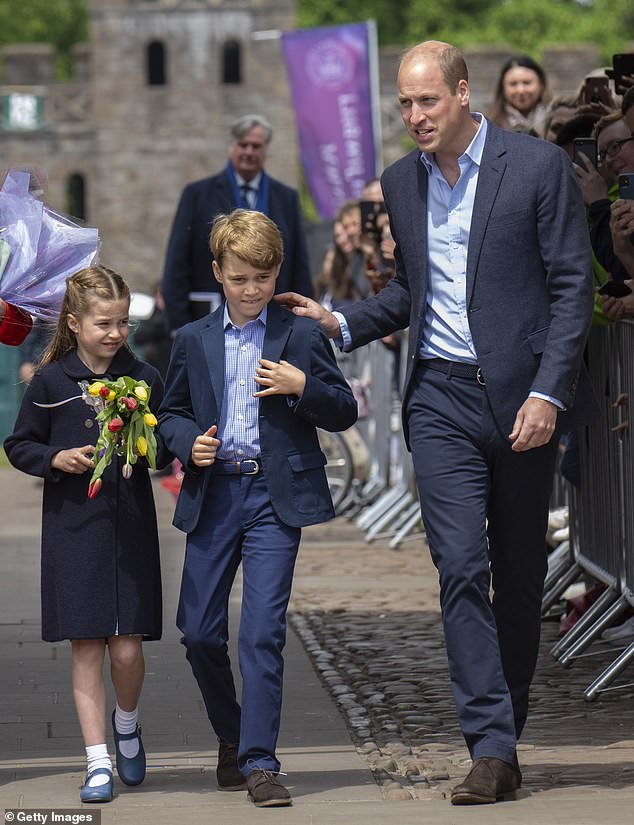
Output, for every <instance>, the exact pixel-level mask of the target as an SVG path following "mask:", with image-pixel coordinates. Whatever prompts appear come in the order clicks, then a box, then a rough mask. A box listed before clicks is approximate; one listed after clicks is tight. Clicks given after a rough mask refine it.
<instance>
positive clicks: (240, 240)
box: [209, 209, 284, 272]
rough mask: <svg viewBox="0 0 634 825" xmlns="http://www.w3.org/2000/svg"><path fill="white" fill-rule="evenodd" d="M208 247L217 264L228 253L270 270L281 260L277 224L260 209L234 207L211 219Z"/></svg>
mask: <svg viewBox="0 0 634 825" xmlns="http://www.w3.org/2000/svg"><path fill="white" fill-rule="evenodd" d="M209 247H210V249H211V251H212V253H213V256H214V258H215V259H216V262H217V263H218V266H219V267H220V268H222V261H223V258H224V257H225V256H226V255H227V254H228V253H229V254H232V255H235V256H236V258H239V259H240V260H241V261H244V263H247V264H249V265H250V266H252V267H254V268H256V269H262V270H264V271H265V272H270V271H271V270H272V269H275V267H276V266H279V265H280V264H281V263H282V261H283V260H284V244H283V241H282V236H281V235H280V231H279V229H278V228H277V226H276V225H275V224H274V223H273V221H272V220H271V219H270V218H267V216H266V215H264V214H263V213H262V212H254V211H252V210H250V209H234V211H233V212H231V214H229V215H218V217H217V218H215V219H214V223H213V226H212V229H211V236H210V238H209Z"/></svg>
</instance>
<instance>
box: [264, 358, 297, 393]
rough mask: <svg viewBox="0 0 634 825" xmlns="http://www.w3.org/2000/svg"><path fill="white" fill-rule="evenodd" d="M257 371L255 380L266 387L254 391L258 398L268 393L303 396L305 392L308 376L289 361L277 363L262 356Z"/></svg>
mask: <svg viewBox="0 0 634 825" xmlns="http://www.w3.org/2000/svg"><path fill="white" fill-rule="evenodd" d="M255 372H256V375H255V380H256V381H257V383H258V384H259V385H260V386H261V387H264V389H262V390H258V392H254V393H253V395H254V396H255V397H256V398H261V397H263V396H266V395H296V396H298V398H301V397H302V395H303V394H304V387H305V386H306V376H305V375H304V373H303V372H302V371H301V370H300V369H298V368H297V367H294V366H293V365H292V364H289V363H288V361H280V362H279V364H276V363H275V361H268V360H267V359H266V358H260V366H259V367H258V368H257V369H256V371H255Z"/></svg>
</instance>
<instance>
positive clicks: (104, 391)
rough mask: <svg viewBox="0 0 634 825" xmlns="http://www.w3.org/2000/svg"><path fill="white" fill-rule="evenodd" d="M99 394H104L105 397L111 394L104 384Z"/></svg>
mask: <svg viewBox="0 0 634 825" xmlns="http://www.w3.org/2000/svg"><path fill="white" fill-rule="evenodd" d="M99 395H101V396H103V398H107V397H108V396H109V395H110V390H109V389H108V387H106V386H105V385H104V386H103V387H101V388H100V390H99Z"/></svg>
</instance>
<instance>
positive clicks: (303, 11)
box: [297, 0, 472, 44]
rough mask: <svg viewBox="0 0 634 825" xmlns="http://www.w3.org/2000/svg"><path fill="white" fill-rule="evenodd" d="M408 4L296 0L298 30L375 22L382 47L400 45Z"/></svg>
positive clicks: (399, 0) (406, 0)
mask: <svg viewBox="0 0 634 825" xmlns="http://www.w3.org/2000/svg"><path fill="white" fill-rule="evenodd" d="M458 1H459V0H458ZM410 2H411V0H298V2H297V26H298V28H311V27H313V26H335V25H338V24H339V23H355V22H360V21H362V20H376V21H377V25H378V33H379V39H380V42H381V44H384V43H402V42H403V36H404V33H405V26H406V21H407V12H408V7H409V4H410ZM467 2H472V0H467Z"/></svg>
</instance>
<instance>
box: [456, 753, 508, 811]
mask: <svg viewBox="0 0 634 825" xmlns="http://www.w3.org/2000/svg"><path fill="white" fill-rule="evenodd" d="M521 784H522V775H521V773H520V770H519V764H518V765H517V767H515V766H514V765H510V764H509V763H508V762H503V761H502V760H501V759H495V757H493V756H483V757H481V758H480V759H476V760H475V761H474V763H473V765H472V767H471V770H470V771H469V773H468V774H467V776H466V777H465V780H464V782H461V783H460V785H456V787H455V788H454V789H453V790H452V792H451V804H452V805H486V804H490V803H492V802H495V801H496V800H497V799H500V797H503V796H506V795H507V794H512V793H514V791H516V790H517V789H518V788H519V787H520V785H521Z"/></svg>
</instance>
